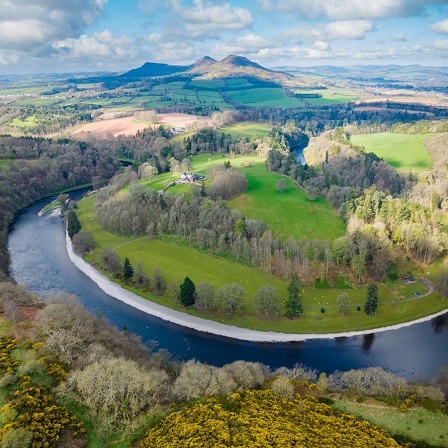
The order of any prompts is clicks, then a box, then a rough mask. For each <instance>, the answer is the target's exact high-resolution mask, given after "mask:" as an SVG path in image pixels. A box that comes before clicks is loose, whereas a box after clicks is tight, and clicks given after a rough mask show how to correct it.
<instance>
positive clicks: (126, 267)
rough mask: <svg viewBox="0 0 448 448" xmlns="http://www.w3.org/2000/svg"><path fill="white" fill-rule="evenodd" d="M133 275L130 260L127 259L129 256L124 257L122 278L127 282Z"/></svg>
mask: <svg viewBox="0 0 448 448" xmlns="http://www.w3.org/2000/svg"><path fill="white" fill-rule="evenodd" d="M133 275H134V269H133V267H132V264H131V262H130V261H129V258H127V257H126V258H125V259H124V264H123V278H124V280H125V281H126V282H127V281H129V280H131V278H132V276H133Z"/></svg>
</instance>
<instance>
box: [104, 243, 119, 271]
mask: <svg viewBox="0 0 448 448" xmlns="http://www.w3.org/2000/svg"><path fill="white" fill-rule="evenodd" d="M101 258H102V261H103V264H104V267H105V268H106V269H107V270H108V271H109V272H111V273H112V274H118V273H119V272H120V271H121V269H122V266H121V262H120V259H119V258H118V256H117V254H116V253H115V251H114V250H113V249H111V248H110V247H105V248H104V250H103V253H102V256H101Z"/></svg>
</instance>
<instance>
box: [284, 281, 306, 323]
mask: <svg viewBox="0 0 448 448" xmlns="http://www.w3.org/2000/svg"><path fill="white" fill-rule="evenodd" d="M301 314H303V298H302V296H301V295H300V281H299V276H298V275H297V274H294V275H293V276H292V279H291V282H290V283H289V285H288V300H287V301H286V313H285V315H286V317H288V318H289V319H295V318H297V317H299V316H300V315H301Z"/></svg>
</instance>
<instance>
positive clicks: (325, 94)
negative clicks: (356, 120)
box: [294, 89, 358, 106]
mask: <svg viewBox="0 0 448 448" xmlns="http://www.w3.org/2000/svg"><path fill="white" fill-rule="evenodd" d="M294 93H297V94H299V95H300V94H302V93H303V94H319V95H321V98H298V99H299V100H300V101H302V102H304V103H309V104H311V105H312V106H323V105H326V104H342V103H348V102H350V101H354V100H357V99H358V97H356V96H355V94H353V93H351V92H344V91H337V90H327V89H324V90H296V91H295V92H294Z"/></svg>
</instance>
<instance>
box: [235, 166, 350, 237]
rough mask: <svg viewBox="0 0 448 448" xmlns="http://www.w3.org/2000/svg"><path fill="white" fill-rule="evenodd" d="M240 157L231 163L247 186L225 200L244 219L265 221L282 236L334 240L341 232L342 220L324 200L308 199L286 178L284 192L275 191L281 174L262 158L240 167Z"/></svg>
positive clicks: (342, 233)
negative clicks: (242, 176)
mask: <svg viewBox="0 0 448 448" xmlns="http://www.w3.org/2000/svg"><path fill="white" fill-rule="evenodd" d="M244 160H245V158H244V157H243V158H242V160H241V162H240V161H235V164H234V166H235V167H237V168H238V169H240V170H241V171H242V172H243V173H244V174H246V176H247V180H248V189H247V191H246V192H245V193H243V194H241V195H239V196H238V197H236V198H235V199H232V200H230V201H228V204H229V205H230V207H233V208H236V209H238V210H240V211H241V212H242V213H243V214H244V216H246V217H247V218H251V219H261V220H263V221H266V223H267V224H268V227H269V228H270V229H271V230H272V231H273V232H274V233H275V234H278V235H279V236H281V237H283V238H287V237H288V236H293V237H295V238H305V239H313V238H315V239H328V240H334V239H336V238H338V237H340V236H342V235H344V233H345V226H344V223H343V222H342V220H341V219H340V218H339V216H338V213H337V212H336V210H335V209H334V208H333V207H331V206H330V205H329V204H328V203H327V202H326V201H325V200H324V199H322V198H316V199H314V200H310V199H308V198H307V196H306V194H305V193H304V192H303V191H302V190H301V189H300V188H298V187H297V186H295V185H294V184H293V182H292V181H291V180H290V179H289V178H286V177H285V180H286V182H287V188H286V191H285V192H284V193H279V192H278V191H277V189H276V185H277V182H278V181H279V179H280V178H281V177H282V176H280V175H279V174H276V173H272V172H270V171H268V170H267V169H266V167H265V165H264V161H263V160H260V159H255V160H254V161H253V164H252V165H253V166H252V167H250V168H249V167H242V166H241V165H242V163H244Z"/></svg>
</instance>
